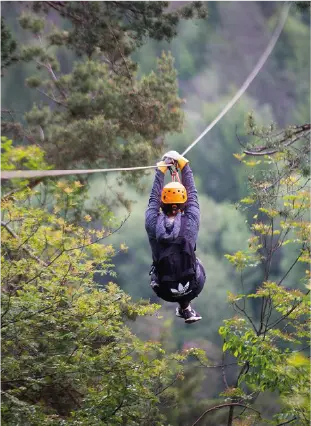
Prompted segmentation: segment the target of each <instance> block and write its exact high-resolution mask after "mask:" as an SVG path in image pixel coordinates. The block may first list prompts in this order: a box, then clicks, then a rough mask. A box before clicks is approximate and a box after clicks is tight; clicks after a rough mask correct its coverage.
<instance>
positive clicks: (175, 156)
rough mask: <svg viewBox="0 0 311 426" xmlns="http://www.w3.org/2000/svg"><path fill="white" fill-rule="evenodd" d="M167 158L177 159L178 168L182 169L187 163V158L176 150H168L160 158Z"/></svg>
mask: <svg viewBox="0 0 311 426" xmlns="http://www.w3.org/2000/svg"><path fill="white" fill-rule="evenodd" d="M167 158H168V159H173V160H174V161H177V164H178V167H179V168H180V170H182V169H183V168H184V167H185V165H186V164H187V163H189V160H187V159H186V158H185V157H183V156H182V155H180V154H179V153H178V152H177V151H168V152H167V153H166V154H164V155H163V157H162V160H164V159H167Z"/></svg>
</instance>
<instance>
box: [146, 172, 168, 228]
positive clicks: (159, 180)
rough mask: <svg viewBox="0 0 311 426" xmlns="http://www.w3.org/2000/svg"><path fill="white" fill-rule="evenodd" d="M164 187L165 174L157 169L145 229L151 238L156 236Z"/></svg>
mask: <svg viewBox="0 0 311 426" xmlns="http://www.w3.org/2000/svg"><path fill="white" fill-rule="evenodd" d="M163 186H164V173H163V172H162V171H161V170H159V169H157V170H156V174H155V177H154V181H153V185H152V189H151V193H150V197H149V204H148V208H147V210H146V214H145V228H146V231H147V233H148V235H149V236H155V229H156V224H157V218H158V214H159V210H160V206H161V193H162V189H163Z"/></svg>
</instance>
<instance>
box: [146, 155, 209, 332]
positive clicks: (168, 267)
mask: <svg viewBox="0 0 311 426" xmlns="http://www.w3.org/2000/svg"><path fill="white" fill-rule="evenodd" d="M174 168H175V170H174ZM168 169H170V172H171V174H172V178H173V181H172V182H170V183H168V184H167V185H165V186H164V177H165V173H166V171H167V170H168ZM178 169H180V170H181V176H182V183H180V181H179V175H178ZM176 179H177V180H176ZM199 225H200V207H199V202H198V195H197V190H196V187H195V183H194V179H193V173H192V170H191V168H190V165H189V161H188V160H187V159H186V158H184V157H183V156H181V155H180V154H179V153H178V152H177V151H169V152H167V153H166V154H164V156H163V158H162V161H160V162H159V163H157V169H156V174H155V178H154V182H153V186H152V190H151V194H150V198H149V203H148V207H147V210H146V215H145V228H146V231H147V234H148V238H149V243H150V246H151V250H152V258H153V264H152V267H151V271H150V275H151V282H150V286H151V288H152V289H153V291H154V292H155V293H156V295H157V296H158V297H160V298H161V299H163V300H165V301H167V302H177V303H178V306H177V308H176V315H177V316H178V317H180V318H183V319H184V320H185V322H186V323H188V324H189V323H193V322H196V321H199V320H201V319H202V317H201V315H200V314H199V313H198V312H196V311H195V310H194V309H193V308H192V307H191V305H190V302H191V301H192V300H193V299H194V298H195V297H197V296H198V295H199V294H200V293H201V291H202V290H203V287H204V284H205V280H206V274H205V270H204V267H203V265H202V263H201V261H200V260H199V259H198V258H197V257H196V255H195V250H196V240H197V237H198V231H199Z"/></svg>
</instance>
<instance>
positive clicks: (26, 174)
mask: <svg viewBox="0 0 311 426" xmlns="http://www.w3.org/2000/svg"><path fill="white" fill-rule="evenodd" d="M290 6H291V3H290V2H287V3H286V4H285V5H284V7H283V11H282V14H281V17H280V20H279V23H278V25H277V27H276V29H275V31H274V33H273V35H272V37H271V40H270V41H269V44H268V46H267V47H266V49H265V51H264V52H263V54H262V55H261V57H260V58H259V60H258V62H257V64H256V65H255V67H254V69H253V71H252V72H251V73H250V74H249V76H248V77H247V79H246V80H245V81H244V83H243V85H242V86H241V87H240V89H239V90H238V92H237V93H236V94H235V96H234V97H233V98H232V99H231V101H230V102H229V103H228V104H227V105H226V106H225V108H224V109H223V110H222V111H221V112H220V113H219V114H218V115H217V117H216V118H215V119H214V120H213V121H212V122H211V123H210V124H209V125H208V126H207V127H206V129H205V130H204V131H203V132H202V133H201V134H200V136H198V137H197V139H196V140H195V141H193V142H192V144H191V145H189V146H188V148H187V149H186V150H185V151H184V152H183V153H182V155H183V156H184V155H186V154H187V153H188V152H189V151H190V150H191V149H192V148H193V147H194V146H195V145H196V144H197V143H198V142H199V141H200V140H201V139H202V138H203V136H205V135H206V134H207V133H208V132H209V131H210V130H211V129H212V128H213V127H214V126H215V125H216V124H217V123H218V121H219V120H221V118H222V117H223V116H224V115H225V114H226V113H227V112H228V111H229V110H230V109H231V108H232V107H233V105H234V104H235V103H236V102H237V101H238V100H239V99H240V97H241V96H242V95H243V93H244V92H245V91H246V89H247V88H248V86H249V85H250V84H251V82H252V81H253V80H254V78H255V77H256V76H257V74H258V73H259V71H260V70H261V68H262V67H263V65H264V64H265V62H266V60H267V59H268V57H269V55H270V54H271V52H272V50H273V48H274V46H275V44H276V42H277V40H278V38H279V36H280V34H281V32H282V30H283V28H284V25H285V22H286V19H287V16H288V12H289V9H290ZM155 168H157V166H156V165H155V166H138V167H118V168H113V169H85V170H83V169H82V170H10V171H6V170H5V171H2V172H1V179H14V178H26V179H27V178H34V177H44V176H65V175H81V174H92V173H106V172H123V171H124V172H125V171H135V170H146V169H155Z"/></svg>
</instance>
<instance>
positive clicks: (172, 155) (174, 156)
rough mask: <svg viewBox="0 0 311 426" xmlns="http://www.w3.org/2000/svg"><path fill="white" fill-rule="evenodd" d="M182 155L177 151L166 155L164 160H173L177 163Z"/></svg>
mask: <svg viewBox="0 0 311 426" xmlns="http://www.w3.org/2000/svg"><path fill="white" fill-rule="evenodd" d="M180 157H181V155H180V154H179V153H178V152H177V151H168V152H167V153H166V154H164V155H163V157H162V160H165V159H166V158H172V159H173V160H175V161H178V160H179V158H180Z"/></svg>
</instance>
